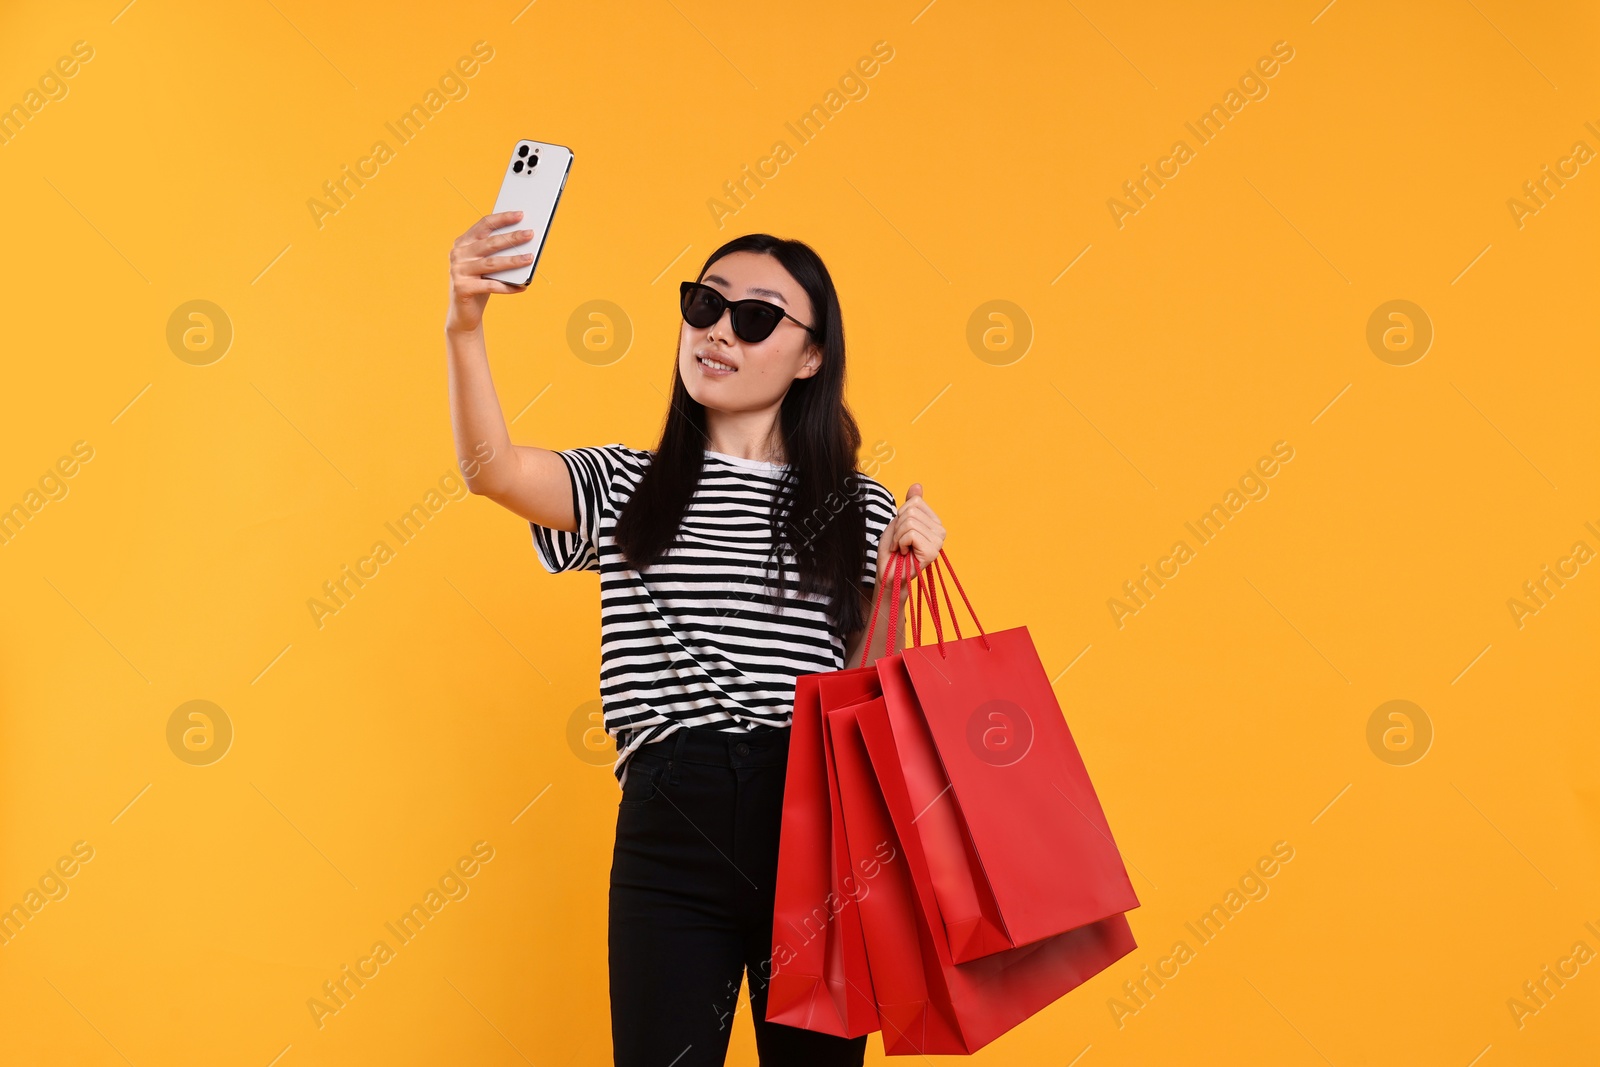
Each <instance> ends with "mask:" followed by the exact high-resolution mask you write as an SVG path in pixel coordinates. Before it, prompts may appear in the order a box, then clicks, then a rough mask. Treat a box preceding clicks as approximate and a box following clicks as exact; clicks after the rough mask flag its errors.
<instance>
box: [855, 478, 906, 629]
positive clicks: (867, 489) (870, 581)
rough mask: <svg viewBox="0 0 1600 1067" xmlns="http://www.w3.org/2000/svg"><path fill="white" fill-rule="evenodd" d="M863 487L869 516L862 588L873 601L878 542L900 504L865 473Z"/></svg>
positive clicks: (863, 496) (876, 582)
mask: <svg viewBox="0 0 1600 1067" xmlns="http://www.w3.org/2000/svg"><path fill="white" fill-rule="evenodd" d="M861 487H862V494H861V502H862V505H863V507H864V509H865V511H866V517H867V562H866V569H865V570H863V571H862V573H861V588H862V589H864V590H865V591H866V594H867V602H868V603H871V602H872V599H873V597H875V596H876V595H877V584H878V542H879V541H880V540H882V538H883V531H885V530H887V529H888V528H889V523H890V522H892V521H893V520H894V515H895V512H896V511H898V510H899V506H898V505H897V504H895V500H894V494H893V493H891V492H889V490H887V489H885V488H884V487H883V486H882V485H881V484H879V483H878V482H876V481H874V480H873V479H871V478H868V477H866V476H865V475H863V476H862V479H861ZM891 577H892V575H891Z"/></svg>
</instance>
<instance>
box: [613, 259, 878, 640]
mask: <svg viewBox="0 0 1600 1067" xmlns="http://www.w3.org/2000/svg"><path fill="white" fill-rule="evenodd" d="M734 252H758V253H761V254H763V255H768V256H771V257H773V258H774V259H776V260H777V261H778V262H779V263H781V264H782V265H783V267H784V269H785V270H787V271H788V272H789V274H790V275H791V276H792V277H793V278H794V280H795V281H796V282H798V283H799V284H800V287H801V288H803V289H804V290H805V291H806V295H807V296H809V297H810V298H811V308H812V318H813V322H812V327H813V328H814V329H815V330H816V336H815V337H813V339H812V340H813V342H814V343H816V344H817V345H818V346H819V347H820V348H821V349H822V367H821V369H820V370H818V371H817V373H815V374H813V375H811V376H810V377H808V378H797V379H795V380H794V381H793V382H792V383H790V385H789V391H788V393H786V394H785V395H784V398H783V402H782V404H781V405H780V407H779V415H778V428H779V430H780V432H781V433H782V434H783V448H784V453H785V459H787V461H788V465H789V469H788V470H787V471H786V472H784V473H785V477H784V479H783V480H782V481H781V482H780V484H779V486H778V487H777V488H776V489H775V490H774V492H773V497H772V503H773V506H772V509H771V513H772V518H773V524H772V533H773V536H772V543H773V554H772V559H771V560H770V562H771V563H774V564H775V565H776V567H777V582H776V586H775V587H774V588H775V591H776V594H777V595H776V598H775V602H776V603H777V605H778V610H779V611H780V612H781V611H782V610H783V608H782V600H783V591H784V590H785V589H787V588H789V582H788V577H787V574H786V573H785V570H786V569H785V567H784V565H783V549H784V547H785V546H787V547H788V548H789V549H790V550H791V551H792V552H793V553H794V555H795V563H796V565H797V566H798V568H799V583H798V586H797V587H796V588H797V590H798V592H799V593H800V594H801V595H806V594H821V595H823V596H825V597H826V598H827V601H828V612H829V616H830V618H831V620H832V624H833V627H834V632H835V633H836V634H838V635H839V636H840V639H841V640H845V641H848V639H849V635H850V634H852V633H854V632H855V631H856V630H858V629H861V628H862V627H864V626H865V625H866V596H865V590H864V589H863V588H862V585H861V578H862V574H863V573H864V571H865V569H866V558H867V545H866V530H867V525H866V511H865V508H864V507H863V504H862V500H861V498H860V496H859V495H858V485H859V483H858V474H857V471H856V453H857V452H858V451H859V450H860V448H861V431H860V430H859V429H858V428H857V426H856V420H855V418H854V417H853V416H852V415H851V414H850V409H849V408H848V407H847V406H846V404H845V401H844V380H845V373H844V372H845V366H844V320H843V317H842V316H841V314H840V311H839V294H838V292H837V291H836V290H835V289H834V287H833V278H832V277H831V276H829V274H828V268H827V267H825V266H824V265H823V263H822V259H821V257H820V256H818V255H817V253H816V252H815V251H813V250H812V248H811V247H810V246H809V245H807V244H805V243H804V242H801V241H788V240H784V239H782V238H779V237H773V236H772V235H771V234H765V233H752V234H745V235H744V236H742V237H735V238H734V239H733V240H731V241H729V242H727V243H726V244H724V245H723V246H722V247H721V248H718V249H717V250H716V251H715V252H712V253H711V255H709V256H707V257H706V261H705V262H704V263H703V264H701V266H700V273H699V275H697V276H696V277H697V280H698V279H699V278H704V277H705V273H706V271H707V270H708V269H710V267H711V264H713V263H715V262H716V261H717V260H719V259H721V258H722V257H723V256H726V255H729V254H731V253H734ZM708 443H709V437H708V436H707V433H706V409H705V407H704V405H702V404H701V403H700V402H699V401H697V400H695V399H694V397H692V396H690V395H689V391H688V389H687V388H685V387H684V384H683V376H682V375H681V374H680V373H679V370H678V359H677V357H676V350H675V351H674V358H673V361H672V400H671V403H669V404H668V405H667V414H666V419H665V425H664V426H663V428H662V431H661V443H660V444H659V445H658V446H657V448H656V454H655V456H654V458H653V459H652V460H651V462H650V465H649V467H648V468H647V469H646V471H645V474H644V477H643V478H642V479H641V481H640V483H639V486H638V488H637V489H635V490H634V493H633V496H632V497H631V498H630V499H629V500H628V502H627V504H626V505H624V507H623V509H622V514H621V515H620V516H618V519H617V526H616V531H615V537H616V541H617V545H618V547H619V548H621V550H622V553H623V555H624V556H625V557H626V558H627V559H628V561H629V565H630V566H632V567H633V569H635V570H639V571H642V570H644V569H645V568H646V567H648V566H650V565H651V564H653V563H655V562H656V561H657V560H658V559H660V557H661V556H662V554H663V553H665V552H666V551H667V549H668V548H670V547H671V545H672V544H673V543H674V542H675V541H676V539H677V535H678V529H679V525H680V524H681V523H682V521H683V516H684V512H685V511H686V510H687V508H688V505H689V501H690V500H691V499H692V498H693V496H694V492H695V489H696V488H697V487H698V486H699V484H700V471H701V468H702V467H703V465H704V463H705V449H706V447H707V445H708ZM785 505H787V506H786V507H785Z"/></svg>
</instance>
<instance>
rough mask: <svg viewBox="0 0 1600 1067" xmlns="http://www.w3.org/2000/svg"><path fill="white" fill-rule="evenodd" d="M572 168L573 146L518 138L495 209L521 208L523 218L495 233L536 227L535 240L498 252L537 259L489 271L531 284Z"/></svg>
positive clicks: (513, 281) (514, 282)
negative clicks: (525, 263) (570, 147)
mask: <svg viewBox="0 0 1600 1067" xmlns="http://www.w3.org/2000/svg"><path fill="white" fill-rule="evenodd" d="M571 169H572V150H571V149H569V148H566V147H564V146H562V145H558V144H545V143H544V142H543V141H526V140H524V141H518V142H517V144H516V147H515V148H513V149H512V150H511V161H510V162H509V163H507V164H506V174H505V177H504V178H502V179H501V180H500V196H499V197H498V198H497V199H496V200H495V202H494V210H495V213H496V214H498V213H500V212H502V211H520V212H522V218H521V219H519V220H518V221H516V222H513V223H510V224H509V225H506V226H501V227H500V228H499V229H497V230H495V231H494V233H497V234H500V233H510V232H511V231H512V230H532V231H533V240H532V241H525V242H523V243H522V244H519V245H511V246H509V247H507V248H502V249H500V250H499V251H498V252H496V253H494V254H495V255H497V256H520V255H526V254H527V253H529V252H531V253H533V261H532V262H531V263H529V264H528V265H527V266H525V267H507V268H506V269H505V270H497V271H493V272H491V273H489V274H485V275H484V277H485V278H497V279H499V280H500V281H503V282H510V283H511V284H512V285H527V284H528V283H529V282H531V281H532V280H533V272H534V269H535V268H536V267H538V266H539V256H540V254H541V253H542V252H543V251H544V239H545V236H546V235H547V234H548V233H549V232H550V220H551V219H552V218H553V217H554V216H555V213H556V205H557V204H559V203H560V202H561V190H562V189H563V188H564V187H565V186H566V184H567V172H568V171H570V170H571Z"/></svg>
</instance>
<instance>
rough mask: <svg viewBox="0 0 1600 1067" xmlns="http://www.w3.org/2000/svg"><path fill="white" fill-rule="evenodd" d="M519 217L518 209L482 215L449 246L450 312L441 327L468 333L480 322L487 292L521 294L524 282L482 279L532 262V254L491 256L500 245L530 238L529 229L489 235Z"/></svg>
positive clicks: (520, 241)
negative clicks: (511, 282) (514, 283)
mask: <svg viewBox="0 0 1600 1067" xmlns="http://www.w3.org/2000/svg"><path fill="white" fill-rule="evenodd" d="M521 218H522V212H520V211H502V212H499V213H497V214H494V215H485V216H484V217H483V218H481V219H479V220H478V221H477V222H476V223H474V224H473V226H472V228H471V229H469V230H468V231H467V232H466V233H464V234H462V235H461V236H460V237H457V238H456V242H455V244H454V245H453V246H451V248H450V312H449V315H448V316H447V317H446V319H445V329H446V330H449V331H452V332H461V333H471V332H472V331H474V330H476V329H478V328H479V327H480V326H482V325H483V308H484V305H485V304H487V303H488V302H489V294H490V293H521V292H526V291H527V288H528V287H527V286H526V285H511V284H509V283H507V282H503V281H500V280H499V279H497V278H485V277H484V275H485V274H489V273H491V272H493V271H497V270H505V269H506V268H508V267H523V266H527V265H528V264H529V263H532V262H533V253H531V252H529V253H526V254H524V255H520V256H497V255H494V253H495V252H498V251H499V250H500V249H502V248H509V247H510V246H512V245H519V244H526V243H527V242H528V241H529V240H531V239H532V237H533V231H532V230H511V231H509V232H507V233H502V234H493V233H492V231H493V230H495V229H497V228H498V227H501V226H507V225H510V224H511V223H514V222H517V221H518V220H520V219H521Z"/></svg>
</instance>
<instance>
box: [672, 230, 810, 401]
mask: <svg viewBox="0 0 1600 1067" xmlns="http://www.w3.org/2000/svg"><path fill="white" fill-rule="evenodd" d="M700 281H701V282H702V283H703V284H705V285H709V286H711V288H713V289H715V290H716V291H717V292H719V293H721V294H722V295H723V296H724V297H726V298H727V299H729V300H743V299H744V298H746V297H754V298H756V299H758V300H767V301H771V302H772V303H774V304H777V305H778V306H779V307H781V308H783V309H784V310H785V311H787V312H788V313H789V314H790V315H793V316H794V317H795V318H796V319H799V320H800V321H801V322H803V323H805V324H806V325H807V326H810V327H812V328H813V329H815V328H816V327H817V323H816V321H815V320H814V319H813V318H812V310H811V298H810V297H808V296H807V295H806V291H805V290H804V289H802V288H801V287H800V283H799V282H797V281H795V280H794V278H792V277H791V276H790V275H789V272H788V271H787V270H785V269H784V268H783V264H781V263H779V262H778V261H777V260H776V259H774V258H773V257H772V256H768V255H764V254H762V253H760V252H732V253H729V254H728V255H726V256H723V257H722V258H721V259H719V260H717V261H716V262H715V263H713V264H711V266H710V267H708V268H706V272H705V274H704V275H703V276H702V277H701V278H700ZM702 359H709V360H714V361H716V362H718V363H725V364H727V365H729V366H731V367H733V368H734V370H733V372H732V373H731V374H730V373H716V372H715V371H714V370H713V369H712V368H710V367H707V366H706V365H705V364H704V363H702V362H701V360H702ZM821 366H822V353H821V351H820V350H819V349H818V348H817V347H816V345H815V343H814V342H813V341H812V339H811V335H810V334H809V333H807V332H806V331H805V330H803V329H801V328H800V327H799V326H798V325H796V324H795V323H794V322H793V321H792V320H790V319H787V318H786V319H784V320H782V321H781V322H780V323H779V324H778V328H777V329H775V330H773V331H772V333H771V335H770V336H768V337H767V339H766V340H765V341H761V342H759V343H757V344H750V343H748V342H746V341H742V340H740V339H739V337H738V335H737V334H735V333H734V332H733V315H732V312H730V311H726V310H724V311H723V313H722V317H721V318H720V319H718V320H717V321H716V322H714V323H712V324H711V325H710V326H707V327H705V328H704V329H698V328H696V327H694V326H690V325H689V324H688V323H687V322H685V323H683V328H682V332H681V333H680V334H679V336H678V373H679V374H680V375H681V376H682V377H683V384H684V387H685V388H686V389H688V390H689V395H690V396H692V397H694V398H695V400H697V401H699V402H700V403H701V404H703V405H705V406H706V407H708V408H713V409H715V410H718V411H726V412H735V411H761V410H764V409H766V408H770V407H772V406H773V405H774V404H776V403H777V402H778V401H779V400H781V399H782V398H783V395H784V393H785V392H787V391H788V389H789V383H790V382H792V381H794V380H795V379H796V378H809V377H811V375H813V374H815V373H817V371H818V370H819V369H820V368H821Z"/></svg>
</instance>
